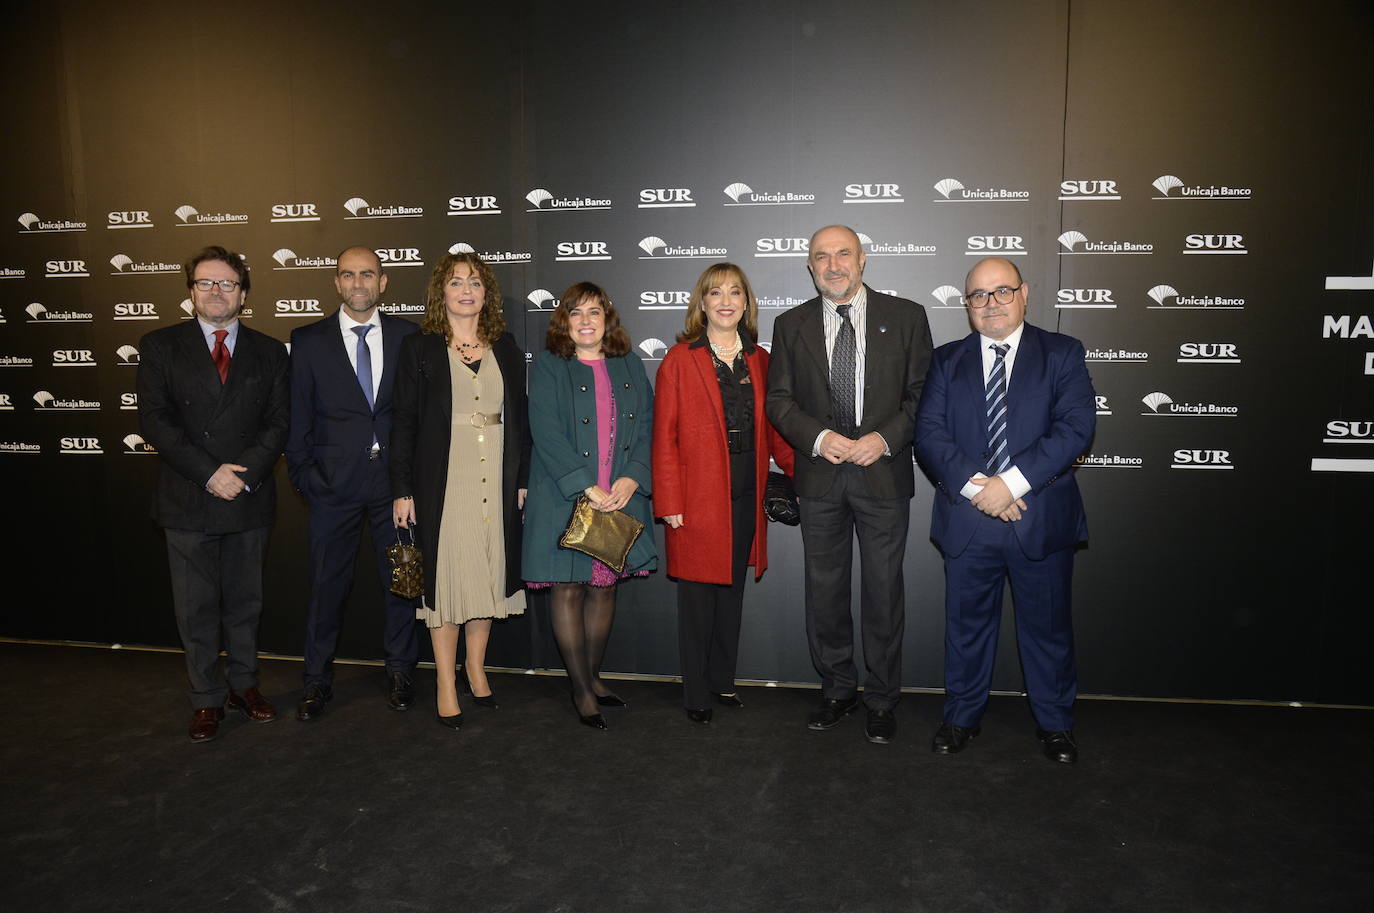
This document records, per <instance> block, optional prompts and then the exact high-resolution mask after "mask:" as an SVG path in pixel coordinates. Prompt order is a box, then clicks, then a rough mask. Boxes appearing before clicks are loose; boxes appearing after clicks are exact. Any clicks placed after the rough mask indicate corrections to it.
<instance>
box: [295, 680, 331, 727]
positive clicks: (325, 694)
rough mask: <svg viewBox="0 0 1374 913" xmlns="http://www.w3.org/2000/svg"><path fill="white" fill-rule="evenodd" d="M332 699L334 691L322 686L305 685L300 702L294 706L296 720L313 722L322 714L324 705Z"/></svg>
mask: <svg viewBox="0 0 1374 913" xmlns="http://www.w3.org/2000/svg"><path fill="white" fill-rule="evenodd" d="M333 699H334V689H333V688H330V687H327V686H324V685H306V686H305V693H304V694H302V695H301V702H300V703H299V704H298V705H296V719H298V720H313V719H314V718H315V717H317V716H319V715H320V714H321V713H324V705H325V704H327V703H329V702H330V701H332V700H333Z"/></svg>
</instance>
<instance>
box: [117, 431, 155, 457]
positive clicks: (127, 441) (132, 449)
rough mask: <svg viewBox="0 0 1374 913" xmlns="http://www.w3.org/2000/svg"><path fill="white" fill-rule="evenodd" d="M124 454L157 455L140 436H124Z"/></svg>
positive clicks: (150, 445)
mask: <svg viewBox="0 0 1374 913" xmlns="http://www.w3.org/2000/svg"><path fill="white" fill-rule="evenodd" d="M123 444H124V452H125V453H140V454H142V453H157V451H156V450H154V449H153V445H152V444H149V443H148V442H147V441H145V440H144V439H143V437H142V435H139V434H126V435H124V438H123Z"/></svg>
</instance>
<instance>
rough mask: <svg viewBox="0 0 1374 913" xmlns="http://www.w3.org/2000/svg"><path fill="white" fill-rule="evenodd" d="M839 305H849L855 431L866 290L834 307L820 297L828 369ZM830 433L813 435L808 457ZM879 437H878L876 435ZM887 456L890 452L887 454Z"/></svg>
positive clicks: (860, 409)
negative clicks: (851, 326)
mask: <svg viewBox="0 0 1374 913" xmlns="http://www.w3.org/2000/svg"><path fill="white" fill-rule="evenodd" d="M841 304H848V305H850V308H849V322H850V323H851V324H853V326H854V427H855V428H857V427H859V425H860V424H862V423H863V418H864V366H865V364H866V362H867V354H868V352H867V350H868V345H867V343H868V288H867V286H864V285H860V286H859V290H858V291H857V292H855V293H854V297H853V298H850V299H849V300H848V301H841V302H840V303H839V304H836V303H835V302H834V301H831V300H830V299H829V298H827V297H825V296H824V295H822V296H821V325H822V326H823V328H824V329H825V359H826V365H827V366H829V363H830V358H831V356H832V355H833V354H834V352H835V340H836V338H838V337H839V335H840V327H841V326H842V325H843V321H842V320H841V319H840V312H839V306H840V305H841ZM832 430H833V429H831V428H827V429H825V430H824V431H822V432H821V433H820V434H818V435H816V440H815V443H813V444H812V445H811V455H812V456H817V455H819V454H820V452H821V439H822V438H824V437H825V436H826V435H827V434H829V433H830V432H831V431H832ZM879 437H882V435H879ZM883 449H884V450H885V451H886V450H887V449H888V448H887V444H886V441H884V444H883ZM889 452H890V451H889Z"/></svg>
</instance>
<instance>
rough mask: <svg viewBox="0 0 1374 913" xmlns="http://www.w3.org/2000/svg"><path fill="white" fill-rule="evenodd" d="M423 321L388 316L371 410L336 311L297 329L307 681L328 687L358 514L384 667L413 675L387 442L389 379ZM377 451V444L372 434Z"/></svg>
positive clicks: (411, 617)
mask: <svg viewBox="0 0 1374 913" xmlns="http://www.w3.org/2000/svg"><path fill="white" fill-rule="evenodd" d="M418 329H419V327H417V326H416V325H415V324H413V323H411V322H410V321H408V320H402V319H401V318H399V317H391V316H389V315H386V314H382V315H381V339H380V340H378V339H377V338H376V332H375V331H374V332H372V333H369V334H368V344H369V346H375V345H379V344H380V345H381V346H382V376H381V381H380V383H379V384H378V387H377V395H376V401H375V406H374V408H371V409H369V408H368V405H367V398H366V396H365V395H364V393H363V388H362V385H361V384H359V382H358V375H357V372H356V370H355V369H354V367H353V365H352V363H351V362H350V361H349V358H348V350H347V348H346V347H345V346H346V343H345V342H344V340H343V337H342V335H341V331H340V329H339V313H338V311H335V312H334V313H333V314H330V315H329V316H328V317H326V318H324V319H323V320H318V321H316V322H314V323H311V324H308V325H306V326H303V327H299V328H297V329H295V330H293V331H292V333H291V432H290V435H289V436H288V438H287V443H286V466H287V471H288V472H289V473H290V475H291V484H292V485H294V486H295V487H296V489H297V490H299V491H300V492H301V494H303V495H305V498H306V500H307V501H308V502H309V504H310V604H309V606H308V608H307V612H306V627H305V651H304V652H305V684H306V685H320V686H324V687H328V686H329V685H330V684H331V682H332V681H333V669H332V664H333V661H334V652H335V649H336V648H337V646H338V642H339V628H340V624H341V617H342V614H343V606H344V601H345V600H346V599H347V598H348V592H349V590H350V589H351V587H352V585H353V563H354V558H355V557H356V555H357V553H358V535H359V523H360V521H361V520H362V518H363V516H364V515H366V517H367V521H368V523H369V524H370V525H371V528H372V544H373V546H374V548H375V549H376V554H377V571H378V574H379V575H380V577H381V580H382V590H383V591H384V593H385V597H384V601H385V608H386V620H385V626H384V633H383V646H384V648H385V653H386V671H387V672H388V673H389V674H391V673H401V674H403V675H406V676H407V677H409V675H410V674H411V671H412V670H413V669H414V667H415V662H416V659H417V657H418V651H419V641H418V639H417V635H416V629H415V601H414V600H412V599H402V598H401V597H399V596H397V595H395V594H394V593H392V592H391V588H390V587H391V579H390V578H391V573H390V565H389V563H388V561H387V557H386V549H387V547H388V546H389V545H390V544H391V543H393V542H395V541H396V532H395V528H394V527H393V525H392V522H391V506H392V499H391V481H390V478H389V474H388V469H387V466H388V457H389V454H388V447H389V443H390V440H391V419H392V388H393V386H394V385H395V378H396V371H397V368H398V366H399V362H400V353H401V340H402V339H404V338H405V337H406V336H408V335H410V334H411V333H414V332H416V331H417V330H418ZM374 441H376V442H378V443H379V444H380V445H381V446H380V450H378V451H377V452H375V453H374V452H373V448H372V444H373V442H374Z"/></svg>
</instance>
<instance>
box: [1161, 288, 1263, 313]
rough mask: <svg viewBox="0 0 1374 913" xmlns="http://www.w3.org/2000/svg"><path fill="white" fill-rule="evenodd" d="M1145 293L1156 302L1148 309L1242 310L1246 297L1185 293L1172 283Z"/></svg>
mask: <svg viewBox="0 0 1374 913" xmlns="http://www.w3.org/2000/svg"><path fill="white" fill-rule="evenodd" d="M1145 294H1146V295H1148V296H1149V297H1150V300H1151V301H1153V302H1154V304H1151V305H1148V306H1147V310H1161V311H1172V310H1182V311H1191V310H1200V309H1203V308H1210V309H1212V310H1223V311H1226V310H1230V311H1240V310H1244V309H1245V299H1244V298H1228V297H1226V296H1224V295H1183V294H1180V293H1179V291H1178V289H1176V288H1174V287H1173V286H1172V285H1156V286H1154V287H1153V288H1151V289H1150V290H1149V291H1148V292H1146V293H1145Z"/></svg>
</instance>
